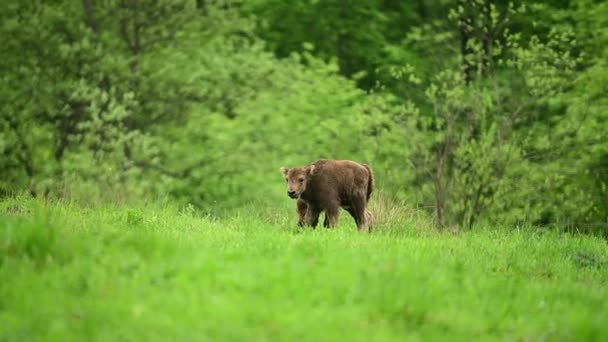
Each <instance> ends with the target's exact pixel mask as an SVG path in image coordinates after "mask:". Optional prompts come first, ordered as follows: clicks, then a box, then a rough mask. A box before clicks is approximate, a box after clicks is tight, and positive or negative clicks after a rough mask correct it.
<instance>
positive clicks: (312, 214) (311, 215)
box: [306, 205, 321, 228]
mask: <svg viewBox="0 0 608 342" xmlns="http://www.w3.org/2000/svg"><path fill="white" fill-rule="evenodd" d="M306 215H307V218H306V219H307V221H308V222H307V223H308V224H309V225H310V226H312V227H313V228H316V227H317V224H319V215H321V210H320V209H319V208H313V207H312V206H310V205H309V206H308V211H307V212H306Z"/></svg>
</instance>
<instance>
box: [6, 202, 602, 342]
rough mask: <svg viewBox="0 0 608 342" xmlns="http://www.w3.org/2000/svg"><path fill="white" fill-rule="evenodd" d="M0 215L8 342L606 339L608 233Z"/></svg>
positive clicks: (43, 208)
mask: <svg viewBox="0 0 608 342" xmlns="http://www.w3.org/2000/svg"><path fill="white" fill-rule="evenodd" d="M0 210H1V211H0V212H1V213H0V341H37V340H52V341H71V340H86V341H89V340H90V341H117V340H128V341H148V340H183V341H193V340H209V341H218V340H231V341H234V340H237V341H257V340H289V341H291V340H297V341H302V340H306V341H339V340H342V339H344V340H345V341H367V340H370V339H371V340H375V341H384V340H396V341H402V340H444V339H445V338H449V339H451V340H471V339H474V340H523V339H526V340H550V341H555V340H598V341H599V340H606V339H608V324H607V323H608V304H607V303H608V264H607V262H608V252H607V249H606V242H605V241H604V240H601V239H599V238H594V237H589V236H573V235H565V234H558V233H554V232H543V231H538V230H524V231H518V230H510V231H507V230H485V231H478V232H467V233H460V234H450V233H438V232H433V231H424V230H420V229H416V227H414V225H412V224H410V225H408V224H407V223H405V222H401V223H399V224H398V225H397V224H395V225H394V226H390V223H385V225H386V226H385V227H384V229H382V230H379V231H378V232H376V233H374V234H371V235H368V234H358V233H357V232H356V230H355V228H354V226H353V225H352V223H350V222H349V219H348V218H346V216H345V217H344V219H343V222H344V224H345V226H344V227H343V228H340V229H337V230H326V229H317V230H315V231H312V230H307V231H302V230H299V229H296V228H295V218H294V215H295V213H294V208H292V207H289V208H288V209H285V211H283V210H277V211H272V210H270V211H264V212H262V213H261V214H256V215H254V214H253V213H251V212H249V213H247V212H243V213H241V214H238V215H237V214H235V216H234V217H227V218H221V219H218V218H215V219H214V218H205V217H197V216H196V215H195V213H193V212H192V211H179V210H176V209H172V208H170V207H158V206H156V207H155V206H150V207H148V208H144V209H141V208H139V209H137V208H131V209H121V208H111V207H107V208H89V209H85V208H80V207H78V206H75V205H69V204H48V203H47V204H45V203H42V202H36V201H31V200H20V201H5V202H0ZM287 210H289V211H287Z"/></svg>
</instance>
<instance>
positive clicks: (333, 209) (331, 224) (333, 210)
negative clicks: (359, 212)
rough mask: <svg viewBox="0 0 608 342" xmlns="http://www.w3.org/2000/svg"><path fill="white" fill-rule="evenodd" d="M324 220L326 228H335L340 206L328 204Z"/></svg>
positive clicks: (338, 218)
mask: <svg viewBox="0 0 608 342" xmlns="http://www.w3.org/2000/svg"><path fill="white" fill-rule="evenodd" d="M325 215H326V216H325V220H326V221H328V222H327V226H326V227H327V228H335V227H337V226H338V222H339V220H340V207H339V206H330V207H328V208H327V209H326V210H325Z"/></svg>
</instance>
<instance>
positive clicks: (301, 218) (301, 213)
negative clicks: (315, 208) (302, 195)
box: [297, 200, 308, 227]
mask: <svg viewBox="0 0 608 342" xmlns="http://www.w3.org/2000/svg"><path fill="white" fill-rule="evenodd" d="M297 211H298V226H299V227H303V226H304V225H306V224H307V222H306V212H307V211H308V204H307V203H306V202H304V201H302V200H298V201H297Z"/></svg>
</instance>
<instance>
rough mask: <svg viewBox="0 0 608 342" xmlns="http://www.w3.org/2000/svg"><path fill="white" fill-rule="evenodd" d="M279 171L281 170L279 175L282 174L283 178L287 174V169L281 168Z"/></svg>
mask: <svg viewBox="0 0 608 342" xmlns="http://www.w3.org/2000/svg"><path fill="white" fill-rule="evenodd" d="M280 170H281V173H282V174H283V176H287V172H289V169H288V168H286V167H284V166H282V167H281V169H280Z"/></svg>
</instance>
